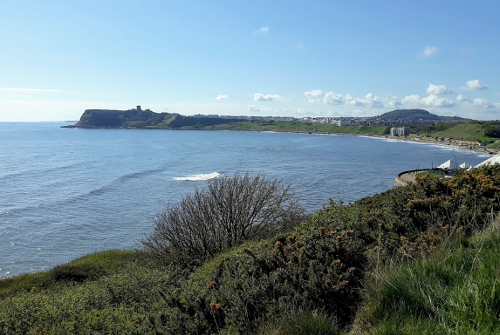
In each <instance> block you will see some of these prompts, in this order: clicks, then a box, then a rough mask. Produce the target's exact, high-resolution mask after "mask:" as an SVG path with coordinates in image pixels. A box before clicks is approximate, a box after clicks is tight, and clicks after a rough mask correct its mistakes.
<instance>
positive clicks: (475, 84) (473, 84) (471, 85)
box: [460, 79, 489, 91]
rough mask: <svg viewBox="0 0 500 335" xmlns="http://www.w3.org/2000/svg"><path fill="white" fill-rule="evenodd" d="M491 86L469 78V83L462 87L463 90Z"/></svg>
mask: <svg viewBox="0 0 500 335" xmlns="http://www.w3.org/2000/svg"><path fill="white" fill-rule="evenodd" d="M488 88H489V87H488V86H486V85H482V84H481V83H480V82H479V80H477V79H474V80H469V81H467V85H465V86H462V87H460V89H461V90H463V91H481V90H487V89H488Z"/></svg>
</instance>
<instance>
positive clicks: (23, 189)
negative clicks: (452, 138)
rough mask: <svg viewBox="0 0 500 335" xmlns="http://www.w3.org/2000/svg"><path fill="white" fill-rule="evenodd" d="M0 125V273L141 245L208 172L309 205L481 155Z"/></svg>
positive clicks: (393, 143)
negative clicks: (262, 179) (250, 179)
mask: <svg viewBox="0 0 500 335" xmlns="http://www.w3.org/2000/svg"><path fill="white" fill-rule="evenodd" d="M68 124H73V123H65V122H39V123H12V122H10V123H9V122H4V123H0V278H7V277H11V276H16V275H19V274H23V273H30V272H37V271H43V270H47V269H50V268H52V267H54V266H56V265H59V264H63V263H67V262H69V261H72V260H74V259H76V258H79V257H82V256H84V255H87V254H89V253H93V252H97V251H102V250H108V249H136V248H138V249H139V248H141V239H143V238H144V237H145V236H147V235H148V234H150V233H151V232H152V229H153V219H154V217H155V215H156V214H157V213H160V212H161V211H162V210H163V209H164V208H165V206H167V205H172V204H176V203H177V202H179V201H180V200H181V199H182V197H183V196H185V195H188V194H190V193H191V192H193V191H195V190H196V189H198V188H203V187H206V185H207V183H209V182H210V180H211V179H213V178H222V177H224V176H232V175H234V174H244V173H247V172H248V173H249V174H251V175H257V174H265V175H266V176H267V178H269V179H280V180H282V182H283V183H284V184H286V185H288V184H290V185H291V189H292V190H293V191H294V192H295V193H296V194H297V195H298V196H299V197H300V199H301V204H302V206H304V207H305V208H306V209H307V210H308V211H309V212H314V211H316V210H319V209H321V208H322V206H323V204H326V203H327V202H328V199H329V198H331V199H333V200H334V201H340V200H343V201H344V202H345V203H350V202H353V201H355V200H357V199H360V198H363V197H366V196H370V195H373V194H376V193H380V192H383V191H386V190H388V189H390V188H392V187H394V184H393V182H394V178H395V176H396V174H397V173H398V172H401V171H404V170H410V169H416V168H428V167H435V166H437V165H439V164H441V163H443V162H445V161H447V160H448V159H451V160H452V162H454V163H457V164H461V163H463V162H465V163H467V164H471V165H475V164H478V163H480V162H481V161H483V160H485V159H486V158H487V157H488V156H487V155H485V154H479V153H477V152H472V151H467V150H460V149H458V148H457V147H454V146H444V145H433V144H423V143H416V142H406V141H398V140H393V139H381V138H371V137H362V136H348V135H316V134H298V133H273V132H230V131H189V130H125V129H63V128H61V126H63V125H68Z"/></svg>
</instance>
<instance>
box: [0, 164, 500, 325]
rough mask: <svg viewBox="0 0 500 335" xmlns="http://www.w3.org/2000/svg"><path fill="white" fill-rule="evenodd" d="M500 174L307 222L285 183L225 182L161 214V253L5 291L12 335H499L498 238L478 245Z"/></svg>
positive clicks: (86, 261)
mask: <svg viewBox="0 0 500 335" xmlns="http://www.w3.org/2000/svg"><path fill="white" fill-rule="evenodd" d="M499 172H500V167H499V166H491V167H485V168H481V169H475V170H473V171H469V172H464V173H462V174H460V175H458V176H456V177H453V178H451V179H446V180H442V179H437V178H436V179H432V180H430V179H428V178H425V177H423V178H421V179H419V180H418V181H417V183H415V184H414V185H412V186H411V187H402V188H395V189H392V190H389V191H387V192H384V193H382V194H379V195H375V196H373V197H368V198H365V199H361V200H359V201H356V202H355V203H354V204H351V205H344V204H343V203H335V202H334V201H330V202H329V203H328V204H327V205H325V206H324V207H323V209H322V210H320V211H317V212H316V213H314V214H313V215H311V216H310V217H308V218H307V219H305V220H303V221H302V222H301V223H300V220H299V218H303V210H302V209H301V208H300V207H296V198H295V196H293V194H291V193H290V192H289V189H288V187H286V186H283V185H282V184H281V182H277V181H275V182H271V181H268V180H266V179H265V178H264V177H262V176H259V177H257V178H251V177H249V176H248V175H245V176H237V177H234V178H225V179H220V180H216V181H213V182H211V183H210V184H209V186H208V187H207V188H205V189H202V190H199V191H197V192H196V193H195V194H193V195H190V196H187V197H185V198H184V201H183V202H181V203H180V204H179V205H177V206H173V207H171V208H167V209H166V210H165V212H164V213H161V214H160V215H159V218H157V221H156V230H155V231H154V232H153V234H152V235H151V237H150V238H149V239H147V240H146V241H145V245H146V246H148V249H150V250H152V251H153V253H149V252H138V253H130V254H128V253H122V252H112V253H107V254H101V255H99V254H98V255H97V256H95V257H96V258H93V257H92V256H90V257H84V258H82V259H80V260H77V261H75V262H73V263H70V264H68V265H64V266H61V267H58V268H55V269H53V270H51V271H49V272H47V273H46V274H45V275H43V276H42V275H40V274H35V275H34V276H33V277H29V276H26V277H22V278H20V279H19V280H16V279H15V278H13V279H11V280H8V281H0V295H1V297H0V306H1V307H2V308H0V334H30V333H32V334H38V333H40V334H64V333H83V334H111V333H120V334H214V333H220V334H260V333H269V334H273V333H280V332H282V333H285V334H286V333H289V334H293V333H296V334H300V333H318V334H336V333H339V332H340V330H342V331H348V330H349V327H350V326H351V325H352V321H353V319H354V318H355V316H356V314H357V313H358V317H357V319H356V320H357V322H356V323H355V325H356V327H355V328H354V329H351V332H352V333H356V330H357V329H359V331H360V332H361V333H363V332H365V331H366V332H371V333H373V334H401V333H407V334H411V333H485V334H486V333H498V330H499V329H500V323H499V322H498V316H499V315H500V307H499V306H500V299H499V297H500V293H499V292H498V288H500V283H499V282H498V278H500V277H499V276H498V266H496V265H498V254H499V248H500V240H499V238H498V236H499V232H498V231H495V232H491V234H493V235H492V237H491V238H488V239H486V238H482V239H476V237H474V236H472V235H473V233H475V232H477V231H478V230H481V229H483V228H484V227H487V226H488V225H489V223H490V222H491V217H492V214H491V213H496V212H499V211H500V173H499ZM221 187H222V189H221ZM257 199H261V201H257ZM268 199H271V200H272V199H274V200H273V201H274V202H273V201H271V200H269V201H270V202H266V201H268ZM271 209H274V210H275V211H274V210H273V211H271ZM249 213H250V214H253V215H250V214H249ZM276 213H281V216H275V214H276ZM191 223H192V225H191ZM292 226H296V227H295V228H292ZM237 228H239V229H240V230H238V229H237ZM471 236H472V237H471ZM456 237H460V238H461V239H460V240H458V242H456V243H455V242H454V241H455V238H456ZM443 242H446V243H443ZM148 243H149V245H148ZM435 250H438V251H440V252H439V253H438V254H436V255H435V254H434V253H433V251H435ZM151 254H155V255H160V256H162V257H163V259H162V262H161V263H158V262H157V259H156V258H155V259H150V258H149V256H150V255H151ZM422 256H423V257H422ZM193 259H194V262H193ZM164 260H167V261H168V262H167V264H165V262H164ZM401 260H404V261H403V262H401ZM193 265H194V266H193ZM373 274H378V276H377V277H375V278H376V279H375V280H374V279H373V278H374V276H373ZM443 287H444V288H443ZM448 289H449V290H448ZM2 292H3V293H2ZM364 292H368V293H367V295H368V298H367V299H368V302H366V301H365V303H364V304H362V300H363V297H364ZM2 294H3V295H2ZM360 305H361V306H362V308H361V312H360V314H359V308H360ZM297 306H299V307H297ZM297 308H299V310H297ZM294 311H295V312H296V313H295V312H294ZM360 320H362V321H363V322H365V323H363V322H361V321H360ZM386 322H387V325H384V324H383V323H386ZM364 326H366V327H365V328H363V327H364ZM370 327H373V329H372V328H370ZM422 327H428V328H422Z"/></svg>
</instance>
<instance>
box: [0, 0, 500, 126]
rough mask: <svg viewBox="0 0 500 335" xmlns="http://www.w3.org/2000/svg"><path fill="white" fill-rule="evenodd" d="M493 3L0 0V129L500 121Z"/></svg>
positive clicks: (498, 41) (498, 29)
mask: <svg viewBox="0 0 500 335" xmlns="http://www.w3.org/2000/svg"><path fill="white" fill-rule="evenodd" d="M498 13H500V1H497V0H489V1H481V0H476V1H461V0H455V1H448V0H433V1H427V0H424V1H400V0H398V1H375V0H374V1H369V0H366V1H355V0H352V1H314V0H309V1H299V0H295V1H234V0H233V1H217V0H210V1H201V0H200V1H166V0H165V1H148V0H142V1H123V0H122V1H103V0H101V1H94V0H87V1H79V0H72V1H67V0H64V1H50V0H45V1H39V0H36V1H29V0H19V1H9V0H3V1H2V0H0V45H1V52H0V121H61V120H78V119H79V117H80V115H81V114H82V113H83V111H84V110H85V109H89V108H107V109H129V108H133V107H135V106H136V105H141V106H142V107H143V109H145V108H150V109H151V110H153V111H155V112H172V113H173V112H176V113H181V114H186V115H192V114H198V113H201V114H224V115H228V114H231V115H271V116H273V115H281V116H295V117H303V116H313V117H320V116H372V115H379V114H382V113H385V112H388V111H391V110H393V109H396V108H424V109H426V110H428V111H430V112H432V113H435V114H438V115H458V116H462V117H469V118H474V119H487V120H490V119H500V76H499V74H500V61H499V59H500V38H499V37H498V36H499V33H500V20H499V18H498Z"/></svg>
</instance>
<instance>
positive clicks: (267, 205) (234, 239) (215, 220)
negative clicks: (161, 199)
mask: <svg viewBox="0 0 500 335" xmlns="http://www.w3.org/2000/svg"><path fill="white" fill-rule="evenodd" d="M304 218H305V211H304V209H303V208H302V207H301V206H300V205H299V204H298V198H297V197H296V196H295V194H294V193H292V192H291V191H290V186H289V185H288V186H285V185H283V183H282V182H281V180H268V179H266V177H265V176H264V175H258V176H256V177H250V176H249V175H248V173H247V174H245V175H235V176H234V177H224V178H218V179H215V180H212V181H211V182H209V184H208V186H207V187H205V188H203V189H198V190H196V191H195V192H194V194H190V195H187V196H185V197H184V198H183V199H182V200H181V202H180V203H179V204H177V205H173V206H168V207H167V208H166V209H165V210H164V211H163V212H161V213H159V214H158V215H157V216H156V218H155V219H154V220H153V222H154V224H155V227H154V231H153V233H152V234H151V235H150V236H148V237H147V238H145V239H144V240H143V244H144V246H146V248H148V249H149V250H152V251H154V252H156V253H158V254H159V255H161V256H166V257H167V258H168V259H176V260H179V261H188V262H189V261H191V260H193V259H196V260H200V261H202V260H205V259H208V258H212V257H214V256H216V255H217V254H219V253H221V252H222V251H224V250H227V249H230V248H233V247H235V246H238V245H240V244H242V243H243V242H245V241H248V240H255V239H259V238H265V237H269V236H272V235H273V234H276V233H277V232H280V231H283V230H288V229H291V228H292V227H294V226H296V225H298V224H299V223H300V222H301V221H302V220H303V219H304ZM172 256H174V258H172Z"/></svg>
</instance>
